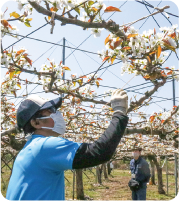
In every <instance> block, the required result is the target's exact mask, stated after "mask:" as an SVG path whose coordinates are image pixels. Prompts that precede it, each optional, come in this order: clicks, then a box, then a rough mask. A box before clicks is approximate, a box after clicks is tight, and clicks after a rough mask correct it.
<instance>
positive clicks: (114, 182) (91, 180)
mask: <svg viewBox="0 0 186 201" xmlns="http://www.w3.org/2000/svg"><path fill="white" fill-rule="evenodd" d="M168 165H169V166H168V167H169V173H172V175H169V176H168V179H169V193H168V195H167V194H165V195H163V194H159V193H158V186H157V185H148V187H147V200H172V199H174V198H175V180H174V163H173V162H169V164H168ZM3 172H4V173H3V175H2V177H1V193H2V195H3V196H5V195H6V189H7V186H8V180H9V175H10V170H8V168H7V167H6V168H5V169H4V170H3ZM92 172H93V173H94V174H96V170H95V168H92ZM92 172H91V171H89V170H88V169H87V170H85V171H84V173H85V174H86V175H87V176H86V175H85V174H83V185H84V194H85V195H86V196H87V199H93V200H131V191H130V189H129V187H128V181H129V180H130V176H131V175H130V172H129V170H128V165H127V164H121V165H120V167H119V168H118V169H114V170H113V171H112V173H111V175H109V178H108V179H107V180H105V179H104V178H103V175H102V185H99V184H97V183H96V178H95V175H94V174H93V173H92ZM65 177H66V179H68V181H67V180H65V186H66V188H65V189H66V191H65V197H66V200H72V198H73V173H72V171H71V170H68V171H66V172H65ZM155 178H156V180H155V182H156V184H157V174H156V176H155ZM163 184H164V190H165V191H166V189H167V187H166V172H165V167H164V168H163ZM75 199H76V193H75Z"/></svg>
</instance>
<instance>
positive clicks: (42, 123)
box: [31, 108, 59, 137]
mask: <svg viewBox="0 0 186 201" xmlns="http://www.w3.org/2000/svg"><path fill="white" fill-rule="evenodd" d="M55 112H56V109H54V108H49V109H44V110H41V111H39V114H40V115H39V116H41V118H42V117H49V116H50V115H51V114H52V113H55ZM31 122H32V126H34V127H35V128H36V131H35V133H37V134H42V135H45V136H56V137H57V136H59V134H58V133H56V132H54V131H52V130H51V129H46V128H43V127H49V128H53V127H54V120H53V119H52V118H50V117H49V118H46V119H40V117H38V118H36V119H35V120H31Z"/></svg>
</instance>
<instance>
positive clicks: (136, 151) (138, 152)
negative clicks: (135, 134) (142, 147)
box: [133, 150, 141, 160]
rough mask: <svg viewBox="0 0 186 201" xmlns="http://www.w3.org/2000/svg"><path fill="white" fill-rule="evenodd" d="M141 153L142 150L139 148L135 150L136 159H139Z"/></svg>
mask: <svg viewBox="0 0 186 201" xmlns="http://www.w3.org/2000/svg"><path fill="white" fill-rule="evenodd" d="M140 153H141V152H140V151H139V150H135V151H134V152H133V157H134V159H135V160H137V159H138V158H139V156H140Z"/></svg>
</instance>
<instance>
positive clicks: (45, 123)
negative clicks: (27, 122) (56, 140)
mask: <svg viewBox="0 0 186 201" xmlns="http://www.w3.org/2000/svg"><path fill="white" fill-rule="evenodd" d="M52 113H53V112H52V111H51V110H50V109H45V110H41V111H40V114H41V115H42V116H43V117H48V116H50V115H51V114H52ZM38 120H39V121H40V122H39V123H40V124H41V127H51V128H53V127H54V120H53V119H52V118H47V119H38Z"/></svg>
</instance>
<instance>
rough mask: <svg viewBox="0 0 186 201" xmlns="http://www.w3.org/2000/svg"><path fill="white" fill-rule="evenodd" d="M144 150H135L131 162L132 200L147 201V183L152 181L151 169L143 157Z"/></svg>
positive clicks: (130, 182) (130, 184)
mask: <svg viewBox="0 0 186 201" xmlns="http://www.w3.org/2000/svg"><path fill="white" fill-rule="evenodd" d="M141 151H142V149H141V148H140V147H139V148H135V149H134V151H133V157H134V159H132V160H131V161H130V170H131V180H130V181H129V186H130V188H131V190H132V200H146V189H147V183H148V182H149V179H150V169H149V165H148V163H147V161H146V160H145V159H143V158H142V157H141Z"/></svg>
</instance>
